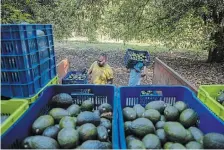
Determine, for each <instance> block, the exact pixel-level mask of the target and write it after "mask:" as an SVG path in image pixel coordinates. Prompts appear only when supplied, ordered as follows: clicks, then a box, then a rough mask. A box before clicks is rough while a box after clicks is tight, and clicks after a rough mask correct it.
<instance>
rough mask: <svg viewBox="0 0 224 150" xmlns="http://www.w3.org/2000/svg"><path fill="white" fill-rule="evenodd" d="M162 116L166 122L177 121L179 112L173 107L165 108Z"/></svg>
mask: <svg viewBox="0 0 224 150" xmlns="http://www.w3.org/2000/svg"><path fill="white" fill-rule="evenodd" d="M164 116H165V118H166V120H167V121H177V120H178V118H179V111H178V109H177V108H176V107H174V106H167V107H166V108H165V110H164Z"/></svg>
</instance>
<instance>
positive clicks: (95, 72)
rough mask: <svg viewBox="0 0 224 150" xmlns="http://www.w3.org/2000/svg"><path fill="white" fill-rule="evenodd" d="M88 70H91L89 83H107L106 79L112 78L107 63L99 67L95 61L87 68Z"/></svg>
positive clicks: (111, 71)
mask: <svg viewBox="0 0 224 150" xmlns="http://www.w3.org/2000/svg"><path fill="white" fill-rule="evenodd" d="M89 72H91V76H92V78H91V83H93V84H107V81H108V80H110V79H113V70H112V69H111V67H110V66H109V65H108V64H105V65H104V66H103V67H99V66H98V64H97V61H95V62H94V63H93V64H92V65H91V67H90V68H89Z"/></svg>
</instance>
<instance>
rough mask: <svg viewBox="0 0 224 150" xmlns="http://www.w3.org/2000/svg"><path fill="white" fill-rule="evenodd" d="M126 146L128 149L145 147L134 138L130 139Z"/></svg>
mask: <svg viewBox="0 0 224 150" xmlns="http://www.w3.org/2000/svg"><path fill="white" fill-rule="evenodd" d="M127 148H128V149H145V146H144V144H143V142H142V141H140V140H136V139H135V140H131V141H130V142H129V143H128V144H127Z"/></svg>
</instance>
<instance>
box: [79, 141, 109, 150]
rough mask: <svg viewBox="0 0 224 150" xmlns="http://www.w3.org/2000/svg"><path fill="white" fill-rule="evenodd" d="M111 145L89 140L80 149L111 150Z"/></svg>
mask: <svg viewBox="0 0 224 150" xmlns="http://www.w3.org/2000/svg"><path fill="white" fill-rule="evenodd" d="M111 148H112V146H111V144H108V142H100V141H98V140H88V141H85V142H83V143H82V145H81V146H80V149H111Z"/></svg>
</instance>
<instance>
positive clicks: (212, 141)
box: [203, 133, 224, 149]
mask: <svg viewBox="0 0 224 150" xmlns="http://www.w3.org/2000/svg"><path fill="white" fill-rule="evenodd" d="M203 146H204V148H205V149H224V135H223V134H220V133H207V134H206V135H205V136H204V138H203Z"/></svg>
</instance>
